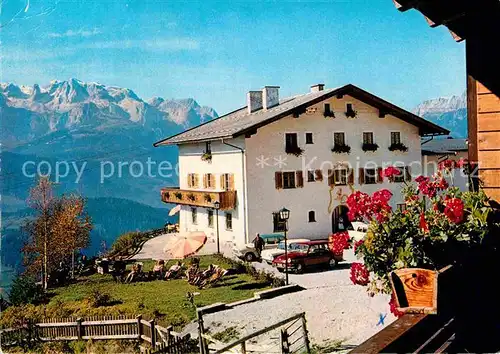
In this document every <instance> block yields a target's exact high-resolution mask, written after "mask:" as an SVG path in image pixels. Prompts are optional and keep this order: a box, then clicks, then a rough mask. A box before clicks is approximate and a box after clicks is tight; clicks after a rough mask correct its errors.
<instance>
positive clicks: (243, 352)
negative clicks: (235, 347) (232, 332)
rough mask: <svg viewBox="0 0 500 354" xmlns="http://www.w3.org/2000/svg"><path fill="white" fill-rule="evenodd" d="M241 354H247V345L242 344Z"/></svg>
mask: <svg viewBox="0 0 500 354" xmlns="http://www.w3.org/2000/svg"><path fill="white" fill-rule="evenodd" d="M241 354H247V343H246V342H241Z"/></svg>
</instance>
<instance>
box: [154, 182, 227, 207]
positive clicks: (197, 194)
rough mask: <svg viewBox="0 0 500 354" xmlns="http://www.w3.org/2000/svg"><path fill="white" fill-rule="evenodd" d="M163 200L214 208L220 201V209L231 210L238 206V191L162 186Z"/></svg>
mask: <svg viewBox="0 0 500 354" xmlns="http://www.w3.org/2000/svg"><path fill="white" fill-rule="evenodd" d="M161 200H162V201H163V202H164V203H171V204H182V205H191V206H195V207H203V208H213V207H214V203H215V202H216V201H218V202H219V203H220V207H219V209H220V210H231V209H234V208H235V207H236V191H221V192H216V191H211V190H203V191H200V190H191V189H179V188H178V187H170V188H162V190H161Z"/></svg>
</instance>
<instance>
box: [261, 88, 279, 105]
mask: <svg viewBox="0 0 500 354" xmlns="http://www.w3.org/2000/svg"><path fill="white" fill-rule="evenodd" d="M279 91H280V87H279V86H264V88H263V89H262V104H263V106H264V109H269V108H272V107H274V106H277V105H279V103H280V95H279Z"/></svg>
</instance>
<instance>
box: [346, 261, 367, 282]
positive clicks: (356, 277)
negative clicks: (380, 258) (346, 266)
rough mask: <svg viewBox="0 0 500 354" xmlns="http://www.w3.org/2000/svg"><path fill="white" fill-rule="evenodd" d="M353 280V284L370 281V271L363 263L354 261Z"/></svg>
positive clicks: (352, 268) (352, 266)
mask: <svg viewBox="0 0 500 354" xmlns="http://www.w3.org/2000/svg"><path fill="white" fill-rule="evenodd" d="M350 278H351V281H352V282H353V284H358V285H363V286H364V285H368V282H369V281H370V273H369V272H368V269H366V267H365V265H364V264H362V263H357V262H355V263H353V264H352V265H351V277H350Z"/></svg>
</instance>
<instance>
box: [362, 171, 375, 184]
mask: <svg viewBox="0 0 500 354" xmlns="http://www.w3.org/2000/svg"><path fill="white" fill-rule="evenodd" d="M363 172H364V178H365V183H366V184H375V183H377V169H375V168H366V169H363Z"/></svg>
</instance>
